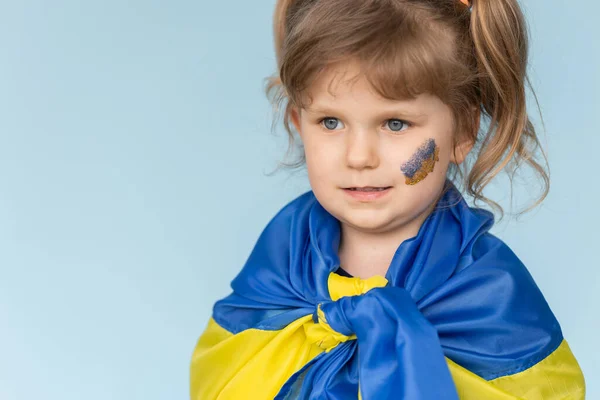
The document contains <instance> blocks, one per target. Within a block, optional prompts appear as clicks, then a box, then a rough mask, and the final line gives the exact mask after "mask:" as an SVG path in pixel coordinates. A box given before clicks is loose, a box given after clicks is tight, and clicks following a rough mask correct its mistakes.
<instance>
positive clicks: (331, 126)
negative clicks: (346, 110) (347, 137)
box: [319, 117, 344, 131]
mask: <svg viewBox="0 0 600 400" xmlns="http://www.w3.org/2000/svg"><path fill="white" fill-rule="evenodd" d="M319 122H320V124H321V125H323V126H324V127H325V129H327V130H330V131H335V130H336V129H335V128H336V127H337V126H338V123H340V124H342V121H340V120H339V119H337V118H334V117H325V118H323V119H322V120H321V121H319ZM343 125H344V124H342V126H343Z"/></svg>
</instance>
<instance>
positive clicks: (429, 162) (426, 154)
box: [400, 138, 440, 185]
mask: <svg viewBox="0 0 600 400" xmlns="http://www.w3.org/2000/svg"><path fill="white" fill-rule="evenodd" d="M439 153H440V148H439V147H438V145H437V143H436V142H435V139H433V138H430V139H427V140H425V142H423V144H421V146H420V147H419V148H418V149H417V150H416V151H415V152H414V153H413V155H412V156H411V157H410V159H408V160H407V161H405V162H404V163H403V164H402V165H401V166H400V170H401V171H402V173H403V174H404V176H405V183H406V184H407V185H416V184H417V183H419V182H421V181H422V180H423V179H425V178H426V177H427V175H429V174H430V173H432V172H433V170H434V167H435V164H436V162H438V161H440V158H439Z"/></svg>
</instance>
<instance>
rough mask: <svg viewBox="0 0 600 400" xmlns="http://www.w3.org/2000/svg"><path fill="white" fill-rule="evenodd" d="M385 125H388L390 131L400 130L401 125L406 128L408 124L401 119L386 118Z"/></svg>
mask: <svg viewBox="0 0 600 400" xmlns="http://www.w3.org/2000/svg"><path fill="white" fill-rule="evenodd" d="M386 125H387V126H388V128H390V130H391V131H394V132H400V131H401V130H402V127H403V126H405V127H407V128H408V127H409V125H410V124H409V123H408V122H406V121H403V120H401V119H388V120H387V122H386Z"/></svg>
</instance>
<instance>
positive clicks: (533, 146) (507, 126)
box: [467, 0, 549, 214]
mask: <svg viewBox="0 0 600 400" xmlns="http://www.w3.org/2000/svg"><path fill="white" fill-rule="evenodd" d="M471 3H472V6H471V22H470V24H471V26H470V30H471V35H472V40H473V45H474V49H475V55H476V59H477V68H478V75H479V77H480V78H479V83H478V87H479V94H480V97H481V99H480V101H481V107H482V109H483V111H484V112H485V113H486V114H487V115H488V116H489V117H490V125H489V129H488V132H487V133H486V134H485V136H484V138H483V140H482V142H481V147H480V152H479V154H478V157H477V160H476V162H475V163H474V165H473V167H472V168H471V171H470V174H469V176H468V187H467V190H468V192H469V194H470V195H472V196H473V197H474V198H475V199H484V197H483V195H482V194H481V192H482V190H483V188H484V187H485V186H486V185H487V184H488V183H490V181H491V180H492V179H493V178H494V177H495V176H496V175H497V174H498V173H499V172H500V171H501V170H502V169H504V168H505V167H507V166H508V165H509V163H510V162H511V160H512V161H513V162H514V168H513V170H512V174H511V175H510V179H511V181H512V177H513V175H514V172H515V171H516V168H517V167H519V166H520V165H521V164H522V162H526V163H527V164H529V166H531V167H532V168H533V169H534V170H535V172H536V173H537V174H538V175H539V176H540V177H541V179H542V181H543V188H542V195H541V196H540V198H539V199H538V201H537V202H536V203H535V204H534V205H533V206H532V207H530V208H533V207H535V206H536V205H537V204H539V203H540V202H541V201H543V199H544V198H545V197H546V196H547V194H548V191H549V173H547V172H546V170H545V169H544V168H543V167H542V165H540V164H539V163H538V162H537V161H536V160H535V159H534V157H533V154H534V152H535V150H537V149H538V148H539V149H540V150H541V154H542V156H543V158H544V161H545V165H546V168H547V165H548V162H547V158H546V155H545V153H544V151H543V149H542V148H541V146H540V142H539V139H538V137H537V135H536V132H535V128H534V127H533V124H532V123H531V121H530V119H529V117H528V115H527V110H526V93H525V87H526V86H525V83H528V84H529V78H528V76H527V61H528V32H527V27H526V24H525V18H524V16H523V13H522V12H521V9H520V7H519V5H518V3H517V0H494V1H487V0H472V1H471ZM529 86H530V87H531V85H529ZM533 94H534V96H535V93H533ZM536 101H537V98H536ZM487 201H488V202H490V203H492V205H494V206H495V208H498V209H499V210H500V212H502V209H501V207H499V206H498V204H497V203H495V202H492V201H489V199H488V200H487ZM530 208H528V209H527V210H529V209H530ZM527 210H525V211H527ZM525 211H523V212H525ZM523 212H521V213H519V214H522V213H523Z"/></svg>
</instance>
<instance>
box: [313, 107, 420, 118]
mask: <svg viewBox="0 0 600 400" xmlns="http://www.w3.org/2000/svg"><path fill="white" fill-rule="evenodd" d="M306 110H307V112H308V113H309V114H335V115H340V114H344V112H343V111H342V110H336V109H335V108H334V107H328V106H315V107H311V106H308V107H306ZM394 116H403V117H408V118H422V117H426V116H427V114H426V113H423V112H416V111H411V110H407V109H405V108H404V109H403V108H402V107H401V106H399V107H398V108H393V107H390V108H387V109H385V110H384V111H381V112H379V113H377V114H376V115H375V116H374V118H376V119H381V118H393V117H394Z"/></svg>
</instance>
